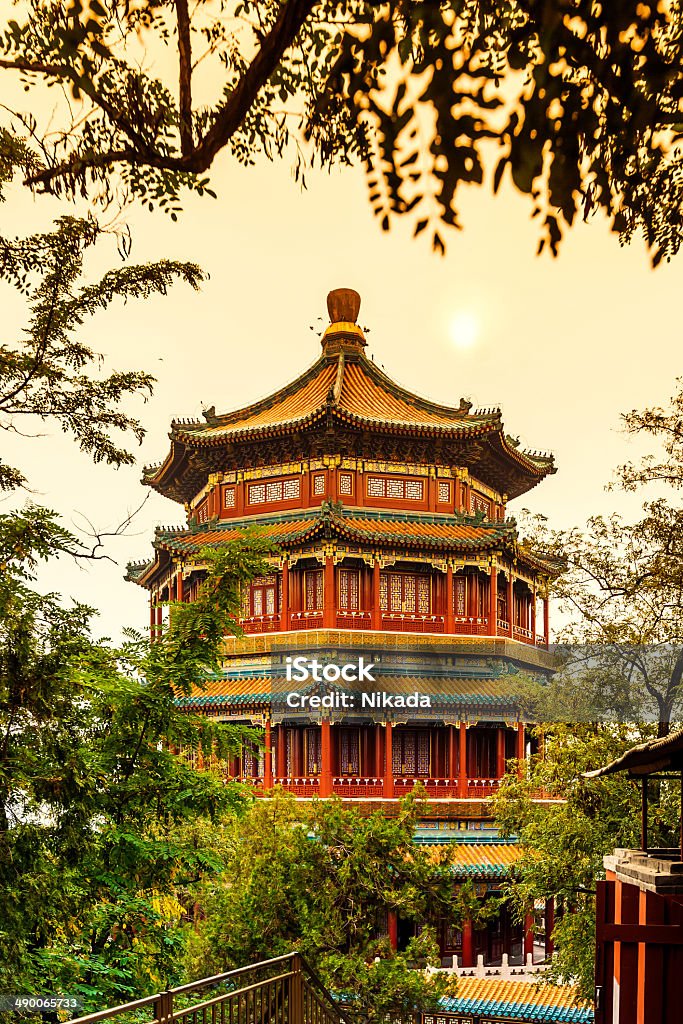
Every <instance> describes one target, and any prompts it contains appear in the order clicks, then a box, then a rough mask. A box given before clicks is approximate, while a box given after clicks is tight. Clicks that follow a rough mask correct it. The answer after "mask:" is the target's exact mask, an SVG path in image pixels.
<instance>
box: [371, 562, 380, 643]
mask: <svg viewBox="0 0 683 1024" xmlns="http://www.w3.org/2000/svg"><path fill="white" fill-rule="evenodd" d="M372 628H373V629H381V628H382V611H381V608H380V606H379V560H378V559H375V561H374V564H373V566H372Z"/></svg>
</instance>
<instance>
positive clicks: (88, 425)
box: [0, 217, 203, 490]
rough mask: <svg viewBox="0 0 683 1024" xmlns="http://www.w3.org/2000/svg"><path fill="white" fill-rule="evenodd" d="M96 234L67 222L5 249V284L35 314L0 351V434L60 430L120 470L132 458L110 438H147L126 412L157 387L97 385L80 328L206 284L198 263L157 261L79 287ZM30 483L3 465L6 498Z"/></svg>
mask: <svg viewBox="0 0 683 1024" xmlns="http://www.w3.org/2000/svg"><path fill="white" fill-rule="evenodd" d="M98 233H99V232H98V230H97V228H96V226H95V224H94V223H92V222H90V221H88V220H79V219H75V218H72V217H62V218H61V219H60V220H59V221H58V222H57V225H56V230H54V231H52V232H47V233H41V234H36V235H32V236H30V237H28V238H24V239H21V240H14V241H12V240H6V239H3V240H0V246H1V249H2V260H1V262H0V277H1V278H3V279H4V280H5V281H8V282H10V283H13V284H14V285H15V286H19V287H22V288H24V289H25V290H26V291H27V292H28V295H27V301H28V303H29V307H30V310H31V316H30V320H29V322H28V325H27V327H26V329H25V330H24V331H23V332H22V333H21V335H20V336H19V338H18V339H17V341H16V342H14V343H13V344H12V343H8V342H6V343H4V344H2V345H0V429H2V430H5V431H11V430H16V431H19V432H24V431H25V430H30V428H31V424H32V423H33V422H35V421H39V422H48V423H50V422H52V423H56V424H59V426H60V427H61V428H62V430H64V431H66V432H68V433H70V434H71V435H72V436H73V437H74V439H75V440H76V441H77V442H78V445H79V447H80V448H81V450H82V451H85V452H88V453H89V454H90V455H91V456H92V458H93V459H94V461H95V462H102V461H105V462H107V463H109V464H110V465H114V466H121V465H128V464H130V463H132V462H133V461H134V460H133V456H132V454H131V453H130V451H128V450H127V449H126V448H124V447H122V446H121V445H120V444H119V443H118V442H117V441H116V440H115V439H114V438H113V437H112V434H113V433H114V432H119V433H122V434H127V435H132V436H133V437H134V438H135V439H136V440H137V441H138V442H141V441H142V438H143V436H144V429H143V426H142V424H141V423H140V421H139V420H138V419H135V418H134V417H132V416H130V415H128V414H127V413H126V412H124V410H123V409H122V408H121V403H122V402H123V401H124V400H125V399H126V398H127V397H128V396H130V395H142V396H143V397H144V396H147V395H149V394H150V393H151V389H152V385H153V382H154V378H153V377H151V376H150V374H148V373H144V372H142V371H140V370H131V371H116V372H114V373H112V374H110V375H109V376H108V377H100V376H98V374H97V369H98V365H99V364H100V362H101V357H100V356H99V355H98V354H97V353H96V352H94V351H93V349H92V348H91V347H90V346H89V345H88V344H86V342H85V341H84V340H83V336H82V329H83V325H84V324H85V322H86V320H87V319H88V318H90V317H92V316H93V315H94V314H95V313H97V312H98V311H99V310H102V309H106V308H107V307H109V306H110V305H111V303H112V302H113V301H114V299H115V298H117V297H118V298H122V299H124V301H125V300H127V299H129V298H142V299H144V298H147V297H149V296H150V295H153V294H155V293H156V294H165V292H166V291H167V290H168V288H169V286H170V285H171V284H172V283H173V281H175V280H176V279H181V280H184V281H186V282H187V283H188V284H190V285H191V286H192V287H193V288H195V289H196V288H198V287H199V283H200V281H201V280H202V276H203V275H202V273H201V271H200V270H199V267H197V266H196V265H195V264H193V263H177V262H173V261H171V260H161V261H160V262H158V263H153V264H147V265H143V266H131V265H126V264H124V265H122V266H121V267H119V268H117V269H114V270H110V271H109V272H108V273H107V274H105V275H104V277H103V278H102V279H101V280H100V281H99V282H97V283H95V284H79V279H80V277H81V274H82V270H83V260H84V257H85V253H86V251H87V250H88V249H89V248H90V247H91V246H92V245H93V244H94V243H95V241H96V238H97V236H98ZM36 278H37V280H36ZM25 483H26V479H25V477H24V475H23V474H22V473H21V471H20V470H19V469H17V468H15V467H13V466H8V465H6V464H3V463H1V462H0V489H1V490H10V489H13V488H16V487H19V486H21V485H22V484H25Z"/></svg>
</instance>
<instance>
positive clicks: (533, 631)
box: [530, 580, 536, 644]
mask: <svg viewBox="0 0 683 1024" xmlns="http://www.w3.org/2000/svg"><path fill="white" fill-rule="evenodd" d="M530 629H531V642H532V643H534V644H535V643H536V580H534V586H533V590H532V592H531V625H530Z"/></svg>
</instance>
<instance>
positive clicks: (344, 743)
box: [339, 729, 360, 776]
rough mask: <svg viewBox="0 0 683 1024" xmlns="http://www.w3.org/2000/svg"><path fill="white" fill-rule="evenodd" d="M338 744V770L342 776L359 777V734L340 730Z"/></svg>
mask: <svg viewBox="0 0 683 1024" xmlns="http://www.w3.org/2000/svg"><path fill="white" fill-rule="evenodd" d="M340 739H341V742H340V744H339V768H340V771H341V774H342V775H355V776H358V775H360V733H359V731H358V729H342V730H341V737H340Z"/></svg>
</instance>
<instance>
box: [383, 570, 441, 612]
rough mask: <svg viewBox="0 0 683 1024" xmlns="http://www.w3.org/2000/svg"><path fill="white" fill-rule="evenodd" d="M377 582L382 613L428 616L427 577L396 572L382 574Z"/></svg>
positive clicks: (429, 587) (428, 594) (428, 590)
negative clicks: (378, 583)
mask: <svg viewBox="0 0 683 1024" xmlns="http://www.w3.org/2000/svg"><path fill="white" fill-rule="evenodd" d="M379 582H380V608H381V609H382V611H388V612H391V613H396V614H398V613H405V614H407V615H415V614H418V615H429V613H430V604H431V600H430V595H431V583H430V579H429V577H428V576H418V575H414V574H409V573H398V572H392V573H383V574H382V575H381V576H380V581H379ZM383 587H384V589H383Z"/></svg>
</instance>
